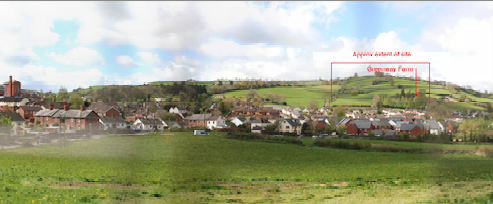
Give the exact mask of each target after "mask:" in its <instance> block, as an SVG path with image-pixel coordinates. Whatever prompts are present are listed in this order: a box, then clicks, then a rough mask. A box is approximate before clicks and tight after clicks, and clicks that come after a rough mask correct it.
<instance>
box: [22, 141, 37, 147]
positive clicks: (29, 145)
mask: <svg viewBox="0 0 493 204" xmlns="http://www.w3.org/2000/svg"><path fill="white" fill-rule="evenodd" d="M21 147H34V145H33V144H32V143H30V142H23V143H22V144H21Z"/></svg>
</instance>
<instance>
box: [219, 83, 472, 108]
mask: <svg viewBox="0 0 493 204" xmlns="http://www.w3.org/2000/svg"><path fill="white" fill-rule="evenodd" d="M373 79H374V77H373V76H362V77H358V78H352V79H350V80H348V81H342V82H341V85H345V86H346V89H347V87H348V86H353V87H356V86H360V89H359V90H363V91H369V92H368V94H365V93H360V94H358V95H357V96H352V95H351V94H339V98H337V99H335V100H334V102H333V103H332V105H347V104H357V105H362V106H370V105H371V103H372V101H373V97H374V95H375V94H387V95H389V96H392V95H395V94H397V93H398V94H400V93H401V89H396V88H392V87H391V86H390V84H389V83H388V82H382V83H381V84H378V85H371V83H372V80H373ZM394 81H395V84H394V85H395V86H397V85H403V86H404V87H405V92H406V93H408V92H409V91H411V93H415V81H411V80H405V79H398V78H394ZM300 84H303V83H301V82H300ZM428 86H429V85H428V83H427V82H424V81H418V91H419V90H420V89H425V92H426V93H428ZM339 89H340V86H339V85H336V84H335V83H334V84H333V85H332V91H333V92H334V93H337V92H338V91H339ZM330 90H331V89H330V85H313V86H305V87H300V88H298V87H296V88H295V87H278V88H264V89H257V93H258V94H260V95H261V96H263V95H265V94H267V93H272V94H274V93H277V94H279V95H280V96H281V97H284V98H286V103H287V105H289V106H306V105H308V103H309V102H310V101H311V99H312V98H315V99H317V101H318V104H319V106H321V105H322V104H323V94H325V95H326V97H327V102H330ZM247 92H248V90H235V91H231V92H227V93H225V94H224V95H225V96H227V97H232V96H234V97H244V96H245V94H246V93H247ZM438 94H450V95H451V94H452V92H451V91H450V90H448V89H442V87H441V86H439V85H431V97H440V96H439V95H438ZM468 105H470V106H469V107H467V108H469V109H471V110H472V109H482V107H477V108H476V106H473V105H471V104H468ZM460 107H462V106H460Z"/></svg>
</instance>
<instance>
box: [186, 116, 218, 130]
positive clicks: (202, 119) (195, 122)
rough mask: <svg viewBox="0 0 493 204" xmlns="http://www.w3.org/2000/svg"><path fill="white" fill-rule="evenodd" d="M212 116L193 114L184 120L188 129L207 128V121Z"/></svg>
mask: <svg viewBox="0 0 493 204" xmlns="http://www.w3.org/2000/svg"><path fill="white" fill-rule="evenodd" d="M211 116H212V114H211V113H205V114H193V115H191V116H188V117H186V118H185V119H184V120H185V122H186V123H187V126H188V127H197V126H201V127H207V120H208V119H209V118H210V117H211Z"/></svg>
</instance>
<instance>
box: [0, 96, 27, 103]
mask: <svg viewBox="0 0 493 204" xmlns="http://www.w3.org/2000/svg"><path fill="white" fill-rule="evenodd" d="M22 99H25V98H19V97H3V98H0V101H2V102H21V101H22Z"/></svg>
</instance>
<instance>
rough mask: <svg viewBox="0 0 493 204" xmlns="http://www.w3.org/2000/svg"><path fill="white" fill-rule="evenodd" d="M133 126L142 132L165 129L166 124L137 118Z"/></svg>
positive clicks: (157, 120) (156, 120) (155, 120)
mask: <svg viewBox="0 0 493 204" xmlns="http://www.w3.org/2000/svg"><path fill="white" fill-rule="evenodd" d="M133 125H134V126H135V127H136V128H137V129H140V130H153V129H154V128H155V129H158V130H162V129H164V124H163V122H162V121H161V120H159V119H143V118H137V119H136V120H135V122H134V123H133Z"/></svg>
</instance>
